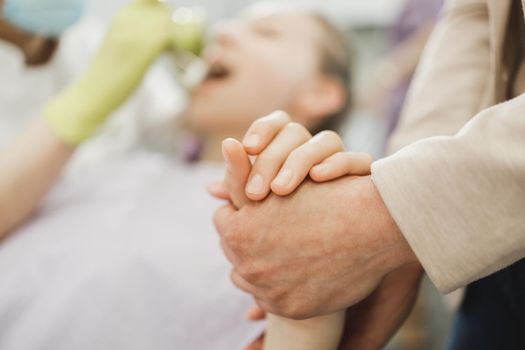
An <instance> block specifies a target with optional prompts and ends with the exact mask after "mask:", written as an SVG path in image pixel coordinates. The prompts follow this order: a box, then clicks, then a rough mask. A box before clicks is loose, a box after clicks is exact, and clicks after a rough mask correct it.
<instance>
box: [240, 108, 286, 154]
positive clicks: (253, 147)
mask: <svg viewBox="0 0 525 350" xmlns="http://www.w3.org/2000/svg"><path fill="white" fill-rule="evenodd" d="M290 121H291V118H290V116H289V115H288V114H287V113H285V112H283V111H276V112H273V113H271V114H269V115H267V116H265V117H262V118H259V119H257V120H256V121H255V122H253V124H252V125H251V126H250V127H249V128H248V131H247V132H246V135H245V136H244V139H243V141H242V144H243V146H244V148H245V149H246V151H247V152H248V154H250V155H257V154H259V153H261V152H262V151H263V150H264V149H265V148H266V146H268V144H269V143H270V142H271V141H272V140H273V138H274V137H275V135H277V134H278V133H279V132H280V131H281V129H282V128H283V127H284V126H285V125H286V124H288V123H289V122H290Z"/></svg>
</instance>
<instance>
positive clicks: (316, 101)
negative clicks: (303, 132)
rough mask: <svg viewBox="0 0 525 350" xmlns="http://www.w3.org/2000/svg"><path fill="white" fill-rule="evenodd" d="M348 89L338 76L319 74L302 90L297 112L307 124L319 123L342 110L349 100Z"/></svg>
mask: <svg viewBox="0 0 525 350" xmlns="http://www.w3.org/2000/svg"><path fill="white" fill-rule="evenodd" d="M348 98H349V97H348V96H347V89H346V88H345V87H344V86H343V84H342V83H341V82H340V81H339V80H338V79H336V78H333V77H327V76H319V77H318V78H317V79H316V81H312V82H310V83H309V84H308V86H305V87H304V89H302V91H301V92H300V94H299V96H298V99H297V103H296V105H295V108H294V110H295V113H296V115H298V116H301V117H302V118H304V121H303V123H305V124H307V125H309V124H310V125H311V124H317V123H319V122H321V120H322V119H323V118H325V117H326V116H328V115H331V114H334V113H336V112H337V111H339V110H341V108H343V107H344V105H345V104H346V103H347V101H348Z"/></svg>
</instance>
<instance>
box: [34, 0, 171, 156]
mask: <svg viewBox="0 0 525 350" xmlns="http://www.w3.org/2000/svg"><path fill="white" fill-rule="evenodd" d="M175 28H176V26H175V24H174V23H173V21H171V19H170V11H169V9H168V8H167V7H166V6H165V5H164V4H162V3H160V2H158V0H135V1H134V2H133V3H131V4H130V5H128V6H126V7H125V8H124V9H122V10H121V11H120V12H119V13H118V14H117V15H116V16H115V18H114V19H113V23H112V25H111V27H110V29H109V32H108V33H107V35H106V38H105V39H104V42H103V43H102V46H101V48H100V49H99V51H98V53H97V54H96V56H95V58H94V60H93V61H92V63H91V65H90V67H89V68H88V70H87V71H86V72H85V73H84V74H83V76H82V77H81V78H80V79H79V80H77V81H76V82H74V83H73V84H72V85H70V86H69V87H67V88H66V89H65V90H64V91H63V92H62V93H61V94H60V95H59V96H58V97H56V98H55V99H54V100H53V101H51V102H50V103H49V105H48V106H47V107H46V108H45V110H44V117H45V118H46V120H47V122H48V124H49V126H50V128H51V129H52V131H53V132H54V133H55V134H56V135H57V136H58V137H59V138H60V139H62V140H63V141H64V142H66V143H68V144H70V145H72V146H76V145H78V144H80V143H81V142H82V141H84V140H86V139H87V138H89V137H90V136H91V135H92V134H93V133H94V132H95V131H96V129H97V128H98V127H99V126H100V125H101V124H103V123H104V121H105V120H106V118H107V117H108V115H109V114H110V113H111V112H113V111H114V110H115V109H116V108H118V107H119V106H120V105H121V104H122V103H123V102H124V101H125V100H126V99H127V98H128V97H129V96H130V95H131V93H132V92H133V91H134V90H135V88H136V87H137V86H138V85H139V84H140V82H141V81H142V79H143V77H144V74H145V73H146V71H147V69H148V68H149V66H150V65H151V64H152V63H153V62H154V61H155V60H156V58H157V57H158V56H159V55H160V54H161V53H162V52H163V51H165V50H166V49H169V48H171V47H173V45H174V44H175V40H174V35H173V33H174V30H175Z"/></svg>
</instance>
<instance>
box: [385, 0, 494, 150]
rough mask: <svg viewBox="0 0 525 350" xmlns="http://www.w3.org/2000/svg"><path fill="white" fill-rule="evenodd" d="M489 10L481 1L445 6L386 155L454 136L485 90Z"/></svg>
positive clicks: (477, 108)
mask: <svg viewBox="0 0 525 350" xmlns="http://www.w3.org/2000/svg"><path fill="white" fill-rule="evenodd" d="M488 21H489V20H488V9H487V4H486V1H483V0H457V1H449V2H447V3H446V5H445V8H444V10H443V13H442V18H441V20H440V21H439V22H438V23H437V25H436V27H435V29H434V31H433V33H432V35H431V37H430V39H429V42H428V44H427V46H426V48H425V50H424V52H423V55H422V58H421V62H420V64H419V66H418V68H417V71H416V75H415V78H414V80H413V82H412V84H411V87H410V90H409V92H408V95H407V100H406V103H405V106H404V108H403V111H402V117H401V120H400V123H399V125H398V126H397V129H396V131H395V133H394V134H393V135H392V138H391V139H390V145H389V151H390V152H392V151H396V150H398V149H400V148H401V147H404V146H406V145H408V144H411V143H413V142H415V141H418V140H420V139H423V138H426V137H430V136H438V135H454V134H456V133H457V132H458V131H459V130H460V129H461V128H462V127H463V126H464V125H465V124H466V123H467V122H468V121H469V120H470V118H472V117H473V116H474V115H475V114H477V113H478V112H479V111H481V110H482V109H483V108H485V107H487V106H484V105H483V104H482V101H484V100H486V98H484V97H485V94H486V90H487V89H488V87H489V84H490V82H489V78H488V71H489V68H490V44H489V25H488Z"/></svg>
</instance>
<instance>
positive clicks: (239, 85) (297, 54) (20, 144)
mask: <svg viewBox="0 0 525 350" xmlns="http://www.w3.org/2000/svg"><path fill="white" fill-rule="evenodd" d="M145 1H146V0H145ZM288 20H289V21H291V22H292V23H294V25H298V26H299V27H298V28H301V29H302V30H304V31H305V32H304V33H303V34H302V35H301V37H304V38H303V39H301V40H300V41H298V42H297V43H296V44H294V48H295V49H297V51H289V50H288V55H275V57H270V56H269V55H268V54H266V56H264V57H260V58H258V55H259V54H262V53H263V51H264V52H266V51H267V50H270V49H271V50H280V51H279V52H284V50H285V48H286V45H288V43H289V42H290V41H294V40H296V39H297V35H298V34H299V33H298V32H297V29H295V27H293V26H289V25H288V24H287V23H288ZM233 23H234V25H235V26H240V27H242V30H241V31H240V32H239V33H237V32H236V33H232V32H231V30H226V29H218V31H217V34H216V38H217V39H216V41H214V42H212V45H211V46H210V48H209V49H208V54H207V56H206V57H207V59H208V60H210V62H211V61H212V60H215V59H218V60H224V61H226V60H227V61H228V65H229V66H231V68H232V69H233V70H235V72H234V75H232V77H231V78H230V79H227V80H225V81H221V82H217V81H215V82H204V84H203V85H202V86H200V87H199V88H198V89H196V90H195V91H194V93H193V95H192V98H191V100H190V103H189V105H188V107H187V109H186V111H185V113H184V115H185V116H186V118H185V120H186V126H187V128H188V129H189V130H190V131H192V132H194V133H197V134H199V135H201V136H204V137H207V138H208V139H209V142H207V147H206V150H205V154H204V159H211V160H217V161H219V160H221V159H222V155H221V153H220V143H221V142H222V140H223V138H224V135H226V134H227V130H229V129H230V128H231V129H232V130H233V132H232V133H231V135H233V136H235V135H236V133H239V135H240V136H242V133H243V132H244V130H245V128H247V127H248V126H249V125H250V124H251V122H252V121H253V120H255V119H256V118H257V117H260V116H261V115H263V114H264V113H265V112H266V111H268V110H272V109H274V108H285V107H286V108H289V109H290V110H293V111H295V112H296V115H295V118H296V119H297V120H300V121H304V122H307V123H313V122H314V121H318V120H321V119H322V118H323V117H324V116H325V115H327V114H329V113H331V112H333V111H334V110H337V109H338V108H340V106H341V105H342V103H343V102H344V100H343V99H342V96H343V95H344V91H343V88H342V87H341V86H340V85H338V83H337V82H335V81H333V80H330V79H327V78H326V77H324V76H323V75H322V74H321V73H320V72H319V69H318V66H317V60H318V55H319V53H318V50H317V48H316V46H315V45H313V44H315V42H316V40H317V36H318V34H317V32H318V31H317V29H316V28H317V27H315V23H312V22H311V20H310V18H309V17H308V16H305V15H304V14H294V13H282V14H274V15H271V16H267V15H264V16H257V15H251V16H250V17H248V18H246V19H240V20H238V21H234V22H233ZM270 23H271V28H272V29H273V30H274V31H279V33H280V34H274V35H269V34H268V33H267V32H271V30H270V29H269V28H266V26H268V27H270ZM227 27H228V26H227ZM305 34H308V35H305ZM235 35H242V36H241V37H239V38H237V37H235ZM284 38H286V40H285V39H284ZM299 43H300V44H299ZM259 45H265V46H264V50H263V49H260V48H258V46H259ZM299 48H300V49H299ZM216 52H218V54H217V53H216ZM216 55H218V56H216ZM230 56H231V57H235V59H233V58H232V59H231V60H232V61H231V62H230V58H227V57H230ZM281 56H288V57H287V58H286V60H285V59H284V58H282V57H281ZM307 57H309V58H308V59H307ZM301 59H304V60H305V62H309V64H308V65H307V64H304V65H296V64H295V63H294V62H295V61H300V60H301ZM266 60H270V61H269V62H266ZM246 62H249V64H248V63H246ZM283 64H284V65H286V66H288V67H294V69H295V68H297V71H294V73H293V74H292V73H291V72H290V74H288V75H286V76H282V77H281V76H275V75H273V74H276V73H277V72H281V73H282V74H285V72H284V71H285V69H283V68H282V65H283ZM274 66H275V67H274ZM263 67H264V69H263ZM303 74H304V76H303ZM277 77H279V79H277ZM252 79H253V80H252ZM253 81H257V82H258V83H259V84H253ZM303 83H304V85H303V86H302V88H301V89H299V90H298V91H295V89H296V88H297V86H298V85H301V84H303ZM273 88H276V89H278V91H279V93H283V94H285V93H286V96H287V99H286V100H279V103H277V104H276V103H272V104H271V105H270V106H268V107H264V106H263V105H262V103H260V104H259V103H257V104H253V106H252V104H251V103H246V104H242V105H238V104H237V103H235V101H239V100H242V101H250V100H253V101H255V100H257V99H258V96H260V95H261V94H264V93H265V92H267V91H268V90H271V89H273ZM294 91H295V92H294ZM292 92H294V93H292ZM317 93H319V94H317ZM327 94H331V95H333V96H332V97H329V98H326V96H325V95H327ZM239 96H242V97H243V98H242V99H239ZM309 99H312V100H309ZM305 100H309V101H308V103H306V104H305V102H304V101H305ZM265 103H269V102H268V100H265ZM311 105H315V108H311V107H309V106H311ZM241 108H243V109H245V111H244V112H243V111H242V110H241ZM239 110H241V111H240V112H239ZM241 130H242V131H241ZM73 152H74V147H72V146H70V145H68V144H67V143H65V142H63V141H62V140H60V139H59V138H58V137H56V136H55V135H54V134H53V133H52V132H51V131H50V130H49V128H48V127H47V125H46V124H45V122H44V121H42V120H40V119H36V120H35V121H33V122H32V123H31V125H30V126H28V128H27V130H25V131H24V132H23V133H21V135H19V137H18V138H17V140H16V141H15V142H14V143H13V144H11V145H9V146H8V147H7V148H6V149H4V150H3V152H0V168H1V169H2V172H1V173H2V175H1V176H0V239H2V238H3V237H5V236H6V235H7V234H9V233H10V232H12V231H13V230H14V229H15V228H16V227H17V226H18V225H20V224H21V223H22V222H23V221H24V220H25V219H27V218H28V217H29V216H30V215H31V213H32V212H33V211H34V210H35V208H36V207H37V206H38V204H39V203H40V201H41V199H42V198H43V196H44V195H45V193H46V192H47V191H48V190H49V189H50V188H51V187H52V186H53V184H54V183H55V181H56V179H57V177H58V176H59V174H60V171H61V169H62V168H63V167H64V166H65V165H66V164H67V162H68V160H69V158H70V157H71V155H72V154H73ZM37 174H38V175H37Z"/></svg>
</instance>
